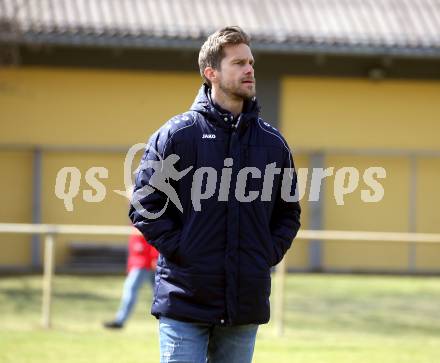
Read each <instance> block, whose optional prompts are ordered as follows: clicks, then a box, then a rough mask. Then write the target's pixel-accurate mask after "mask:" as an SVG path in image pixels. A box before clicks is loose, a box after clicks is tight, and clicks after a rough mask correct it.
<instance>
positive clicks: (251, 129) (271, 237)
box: [129, 27, 301, 363]
mask: <svg viewBox="0 0 440 363" xmlns="http://www.w3.org/2000/svg"><path fill="white" fill-rule="evenodd" d="M199 67H200V72H201V75H202V78H203V79H204V84H203V85H202V87H201V88H200V90H199V93H198V95H197V97H196V99H195V101H194V103H193V105H192V106H191V108H190V110H189V111H188V112H185V113H183V114H181V115H178V116H175V117H173V118H172V119H171V120H169V121H168V122H167V123H166V124H165V125H164V126H162V127H161V128H160V129H159V130H158V131H157V132H156V133H154V134H153V136H152V137H151V138H150V140H149V142H148V144H147V147H146V150H145V153H144V155H143V157H142V160H141V163H140V165H139V168H138V169H137V174H136V182H135V190H134V194H133V199H132V204H131V207H130V211H129V216H130V219H131V220H132V222H133V224H134V225H135V227H136V228H138V229H139V230H140V231H141V232H142V234H143V235H144V236H145V238H146V239H147V241H149V243H151V244H152V245H153V246H154V247H155V248H156V249H157V250H158V251H159V252H160V257H159V260H158V263H157V272H156V286H155V292H154V300H153V304H152V310H151V311H152V314H153V315H155V316H156V317H158V318H159V330H160V348H161V362H168V361H170V362H171V361H172V362H192V363H199V362H200V363H201V362H205V361H206V359H207V358H208V361H209V362H228V363H234V362H251V360H252V354H253V349H254V344H255V337H256V333H257V327H258V325H259V324H264V323H267V322H268V321H269V315H270V308H269V295H270V286H271V279H270V269H271V267H272V266H274V265H276V264H277V263H278V262H279V261H281V259H282V258H283V256H284V255H285V253H286V251H287V250H288V249H289V247H290V245H291V243H292V240H293V239H294V237H295V236H296V234H297V232H298V229H299V227H300V212H301V209H300V206H299V203H298V200H297V199H298V198H296V195H295V192H296V184H297V178H296V172H295V168H294V165H293V159H292V153H291V151H290V149H289V147H288V145H287V143H286V141H285V140H284V138H283V137H282V136H281V134H280V133H279V131H277V130H276V129H275V128H274V127H272V126H271V125H270V124H268V123H267V122H265V121H263V120H262V119H261V118H260V117H259V106H258V104H257V100H256V98H255V93H256V91H255V78H254V58H253V56H252V53H251V50H250V47H249V37H248V35H247V34H246V33H244V32H243V30H241V29H240V28H239V27H226V28H223V29H221V30H219V31H217V32H216V33H214V34H212V35H211V36H210V37H209V38H208V39H207V40H206V42H205V43H204V44H203V46H202V48H201V50H200V53H199Z"/></svg>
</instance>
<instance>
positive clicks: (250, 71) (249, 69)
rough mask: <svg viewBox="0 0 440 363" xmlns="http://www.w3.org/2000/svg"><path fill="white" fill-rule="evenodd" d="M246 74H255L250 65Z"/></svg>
mask: <svg viewBox="0 0 440 363" xmlns="http://www.w3.org/2000/svg"><path fill="white" fill-rule="evenodd" d="M246 74H252V75H253V74H254V67H253V66H252V64H250V63H248V65H247V66H246Z"/></svg>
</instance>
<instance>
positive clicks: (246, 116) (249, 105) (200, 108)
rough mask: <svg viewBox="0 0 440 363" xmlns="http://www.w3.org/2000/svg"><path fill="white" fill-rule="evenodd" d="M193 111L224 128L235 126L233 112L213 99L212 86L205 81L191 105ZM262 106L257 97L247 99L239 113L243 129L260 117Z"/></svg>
mask: <svg viewBox="0 0 440 363" xmlns="http://www.w3.org/2000/svg"><path fill="white" fill-rule="evenodd" d="M191 110H192V111H197V112H199V113H201V114H202V115H204V116H205V117H206V118H208V119H209V121H211V122H212V123H215V124H216V125H217V126H220V127H223V128H231V127H233V124H234V122H233V119H234V117H233V115H232V113H231V112H229V111H227V110H224V109H223V108H221V107H220V106H219V105H217V104H215V103H214V102H213V101H212V99H211V88H210V87H209V86H208V85H207V84H206V83H204V84H203V85H202V86H201V87H200V89H199V92H198V94H197V96H196V98H195V100H194V103H193V104H192V106H191ZM259 113H260V107H259V105H258V102H257V99H256V97H253V98H252V99H251V100H249V101H245V103H244V106H243V112H242V113H241V114H240V115H239V124H238V125H237V127H238V128H240V129H241V130H243V128H247V127H248V126H249V123H250V122H252V121H254V120H256V119H258V116H259Z"/></svg>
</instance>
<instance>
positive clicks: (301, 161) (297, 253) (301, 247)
mask: <svg viewBox="0 0 440 363" xmlns="http://www.w3.org/2000/svg"><path fill="white" fill-rule="evenodd" d="M293 158H294V162H295V168H296V169H297V170H298V169H300V168H308V167H309V157H308V156H307V155H304V154H299V153H295V151H294V155H293ZM305 187H306V191H305V194H304V195H305V196H307V195H308V189H309V188H308V186H307V183H306V186H305ZM300 205H301V228H304V229H308V228H309V204H308V203H307V201H306V199H302V200H300ZM308 248H309V243H308V241H304V240H300V239H297V240H294V242H293V244H292V247H291V248H290V250H289V251H288V253H287V255H286V258H287V260H286V261H287V265H288V266H294V267H295V268H300V269H305V268H307V265H308V258H309V257H308V256H309V253H308Z"/></svg>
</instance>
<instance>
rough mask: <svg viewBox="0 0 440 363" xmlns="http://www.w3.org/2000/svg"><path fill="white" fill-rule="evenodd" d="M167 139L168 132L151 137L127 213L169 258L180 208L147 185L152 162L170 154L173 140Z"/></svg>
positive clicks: (177, 230) (176, 235)
mask: <svg viewBox="0 0 440 363" xmlns="http://www.w3.org/2000/svg"><path fill="white" fill-rule="evenodd" d="M168 141H170V135H169V132H167V131H162V132H161V130H159V131H158V132H156V133H155V134H153V136H152V137H151V138H150V140H149V142H148V144H147V146H146V148H145V152H144V154H143V156H142V159H141V161H140V164H139V167H138V169H137V172H136V176H135V185H134V189H133V196H132V199H131V203H130V209H129V213H128V215H129V217H130V219H131V221H132V223H133V225H134V226H135V227H136V228H137V229H138V230H139V231H140V232H141V233H142V235H143V236H144V238H145V239H146V240H147V241H148V243H150V244H151V245H152V246H153V247H155V248H156V249H157V250H158V251H159V253H160V254H162V255H163V256H164V257H166V258H168V259H169V258H172V256H173V255H174V254H175V253H176V251H177V248H178V245H179V240H180V231H181V226H180V225H179V224H180V223H179V220H180V219H179V216H178V215H177V213H179V211H178V210H177V208H175V207H174V205H173V203H172V202H171V201H170V200H169V199H168V198H167V196H166V195H165V194H164V193H163V192H161V191H159V190H157V189H155V188H153V187H151V186H150V185H149V182H150V179H151V177H152V175H153V173H154V170H153V168H151V167H150V165H151V162H160V161H161V158H162V159H166V158H167V156H168V155H170V154H172V145H171V144H172V143H171V142H168ZM168 181H169V180H168Z"/></svg>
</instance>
